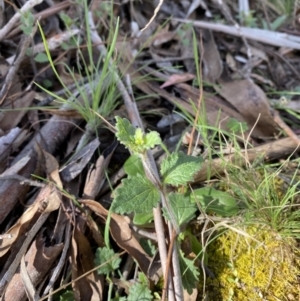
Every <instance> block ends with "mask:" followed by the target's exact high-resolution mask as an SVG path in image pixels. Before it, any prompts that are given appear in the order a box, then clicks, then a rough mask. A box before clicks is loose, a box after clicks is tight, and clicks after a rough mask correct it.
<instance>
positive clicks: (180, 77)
mask: <svg viewBox="0 0 300 301" xmlns="http://www.w3.org/2000/svg"><path fill="white" fill-rule="evenodd" d="M194 78H195V75H194V74H190V73H183V74H173V75H171V76H170V77H169V79H168V80H167V81H166V82H164V83H163V84H162V85H161V86H160V88H166V87H169V86H172V85H175V84H178V83H184V82H187V81H189V80H192V79H194Z"/></svg>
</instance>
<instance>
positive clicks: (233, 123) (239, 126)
mask: <svg viewBox="0 0 300 301" xmlns="http://www.w3.org/2000/svg"><path fill="white" fill-rule="evenodd" d="M226 126H227V127H228V129H229V130H230V131H231V132H233V133H244V132H246V131H247V130H248V124H247V122H240V121H238V120H237V119H235V118H229V120H228V122H227V124H226Z"/></svg>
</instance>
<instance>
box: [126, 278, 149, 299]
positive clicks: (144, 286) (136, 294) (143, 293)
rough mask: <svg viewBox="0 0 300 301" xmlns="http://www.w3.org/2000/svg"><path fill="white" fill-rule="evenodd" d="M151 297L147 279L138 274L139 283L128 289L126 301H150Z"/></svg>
mask: <svg viewBox="0 0 300 301" xmlns="http://www.w3.org/2000/svg"><path fill="white" fill-rule="evenodd" d="M152 299H153V296H152V294H151V291H150V290H149V288H148V280H147V277H146V276H145V275H144V274H143V273H139V282H138V283H135V284H134V285H133V286H132V287H131V288H130V289H129V295H128V298H127V300H128V301H140V300H143V301H151V300H152Z"/></svg>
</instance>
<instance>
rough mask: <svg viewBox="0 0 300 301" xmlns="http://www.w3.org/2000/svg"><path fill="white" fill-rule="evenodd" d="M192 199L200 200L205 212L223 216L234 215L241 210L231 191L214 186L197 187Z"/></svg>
mask: <svg viewBox="0 0 300 301" xmlns="http://www.w3.org/2000/svg"><path fill="white" fill-rule="evenodd" d="M191 199H192V201H194V202H196V201H197V202H199V203H200V204H201V205H202V207H203V210H204V211H205V212H214V213H216V214H218V215H221V216H233V215H235V214H237V212H238V210H239V207H238V205H237V202H236V200H235V199H234V198H233V197H232V196H231V195H230V194H229V193H227V192H224V191H220V190H216V189H214V188H212V187H203V188H199V189H195V190H194V191H193V192H192V193H191Z"/></svg>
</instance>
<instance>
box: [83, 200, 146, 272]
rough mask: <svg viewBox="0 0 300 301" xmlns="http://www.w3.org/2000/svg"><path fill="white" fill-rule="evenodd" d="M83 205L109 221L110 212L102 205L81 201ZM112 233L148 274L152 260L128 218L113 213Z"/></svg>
mask: <svg viewBox="0 0 300 301" xmlns="http://www.w3.org/2000/svg"><path fill="white" fill-rule="evenodd" d="M81 203H82V204H84V205H86V206H87V207H88V208H90V209H91V210H92V211H94V212H95V213H96V214H97V215H98V216H100V217H101V218H102V219H104V220H106V219H107V216H108V211H107V210H106V209H105V208H104V207H103V206H102V205H101V204H99V203H97V202H95V201H93V200H81ZM110 233H111V235H112V237H113V238H114V240H115V242H116V243H117V244H118V245H119V247H120V248H122V249H123V250H125V251H127V252H128V253H129V254H130V255H131V256H132V257H133V258H134V259H135V260H136V261H137V263H138V265H139V267H140V268H141V270H142V271H143V273H145V274H147V271H148V267H149V265H150V261H151V258H150V257H149V255H148V254H147V253H146V252H145V251H144V249H143V248H142V247H141V245H140V243H139V242H138V240H137V239H136V238H135V236H134V234H133V232H132V230H131V227H130V225H129V222H128V221H127V220H126V218H125V217H123V216H121V215H118V214H115V213H111V220H110Z"/></svg>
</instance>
